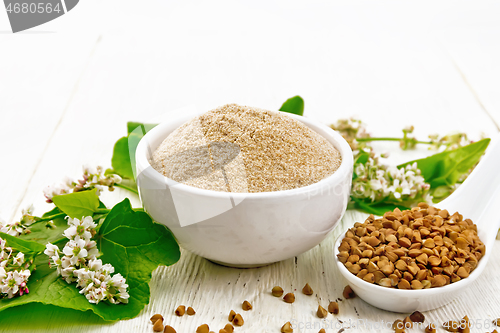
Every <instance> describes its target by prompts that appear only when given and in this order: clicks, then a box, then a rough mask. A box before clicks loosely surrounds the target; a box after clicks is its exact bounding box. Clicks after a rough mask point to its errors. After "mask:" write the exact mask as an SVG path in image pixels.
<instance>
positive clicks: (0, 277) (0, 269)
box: [0, 267, 7, 283]
mask: <svg viewBox="0 0 500 333" xmlns="http://www.w3.org/2000/svg"><path fill="white" fill-rule="evenodd" d="M6 276H7V273H6V272H5V268H3V267H0V283H1V282H2V280H3V279H5V277H6Z"/></svg>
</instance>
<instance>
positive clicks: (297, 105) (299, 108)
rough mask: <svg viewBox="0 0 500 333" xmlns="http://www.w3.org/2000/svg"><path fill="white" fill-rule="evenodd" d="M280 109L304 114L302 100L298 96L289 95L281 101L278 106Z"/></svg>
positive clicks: (300, 114)
mask: <svg viewBox="0 0 500 333" xmlns="http://www.w3.org/2000/svg"><path fill="white" fill-rule="evenodd" d="M280 111H285V112H288V113H293V114H297V115H299V116H302V115H303V114H304V100H303V99H302V97H300V96H294V97H291V98H289V99H287V100H286V101H285V103H283V105H282V106H281V107H280Z"/></svg>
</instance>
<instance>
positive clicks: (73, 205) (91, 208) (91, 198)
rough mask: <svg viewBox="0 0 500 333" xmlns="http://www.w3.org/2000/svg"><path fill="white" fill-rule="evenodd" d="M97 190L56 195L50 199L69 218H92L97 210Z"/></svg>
mask: <svg viewBox="0 0 500 333" xmlns="http://www.w3.org/2000/svg"><path fill="white" fill-rule="evenodd" d="M96 191H97V189H93V190H90V191H82V192H74V193H69V194H64V195H56V196H55V197H54V198H52V201H53V202H54V204H55V205H56V206H57V208H59V209H60V210H61V211H63V212H64V213H66V215H68V216H69V217H71V218H76V219H81V218H82V217H84V216H92V215H94V213H95V212H97V210H98V208H99V197H98V196H97V194H96Z"/></svg>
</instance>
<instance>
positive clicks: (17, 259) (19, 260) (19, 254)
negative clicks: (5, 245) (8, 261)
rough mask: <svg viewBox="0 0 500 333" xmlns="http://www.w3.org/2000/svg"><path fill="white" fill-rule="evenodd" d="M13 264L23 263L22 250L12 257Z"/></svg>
mask: <svg viewBox="0 0 500 333" xmlns="http://www.w3.org/2000/svg"><path fill="white" fill-rule="evenodd" d="M13 263H14V264H15V265H17V266H21V265H22V264H24V253H22V252H19V253H18V254H17V255H16V257H15V258H14V262H13Z"/></svg>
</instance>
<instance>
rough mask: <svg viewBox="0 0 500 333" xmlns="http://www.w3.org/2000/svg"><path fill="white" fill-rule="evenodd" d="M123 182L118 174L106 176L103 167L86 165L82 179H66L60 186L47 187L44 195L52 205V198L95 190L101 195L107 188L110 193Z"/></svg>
mask: <svg viewBox="0 0 500 333" xmlns="http://www.w3.org/2000/svg"><path fill="white" fill-rule="evenodd" d="M121 182H122V178H121V177H120V176H118V175H116V174H106V172H105V170H104V168H103V167H102V166H97V167H92V166H89V165H85V166H83V176H82V179H79V180H74V179H71V178H69V177H65V178H64V179H63V180H62V182H60V183H59V184H54V185H52V186H47V187H46V188H45V189H44V190H43V193H44V195H45V198H47V202H48V203H51V202H52V198H53V197H54V196H56V195H63V194H68V193H72V192H79V191H86V190H92V189H94V188H96V189H97V192H96V193H97V195H100V194H101V192H102V191H103V190H104V189H106V188H108V189H109V190H110V191H114V189H115V186H116V187H119V184H120V183H121ZM127 189H128V188H127Z"/></svg>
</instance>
